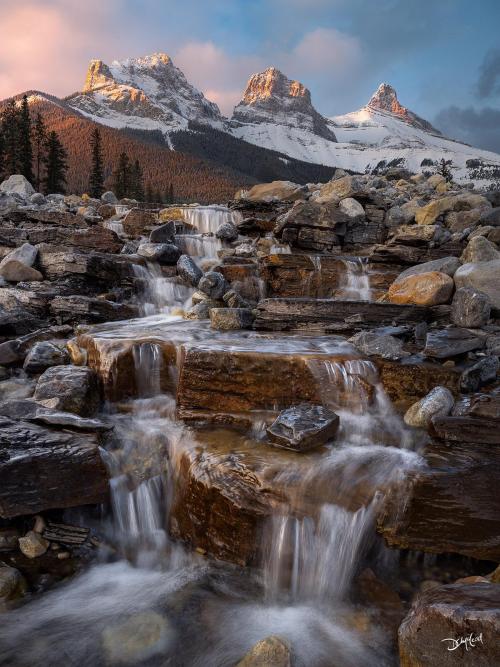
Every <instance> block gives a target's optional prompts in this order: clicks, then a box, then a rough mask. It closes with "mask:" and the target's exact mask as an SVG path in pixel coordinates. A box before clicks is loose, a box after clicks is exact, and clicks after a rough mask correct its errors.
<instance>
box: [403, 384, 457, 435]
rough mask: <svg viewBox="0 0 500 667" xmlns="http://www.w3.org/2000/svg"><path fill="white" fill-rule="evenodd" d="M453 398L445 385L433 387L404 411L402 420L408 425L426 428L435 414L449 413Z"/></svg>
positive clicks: (444, 414) (453, 401) (443, 414)
mask: <svg viewBox="0 0 500 667" xmlns="http://www.w3.org/2000/svg"><path fill="white" fill-rule="evenodd" d="M454 403H455V399H454V397H453V394H452V393H451V391H450V390H449V389H447V388H446V387H434V389H433V390H432V391H430V392H429V393H428V394H427V396H424V398H421V399H420V401H417V403H414V404H413V405H412V406H411V407H410V408H408V410H407V411H406V413H405V416H404V421H405V424H408V426H415V427H417V428H427V426H428V425H429V424H430V422H431V420H432V418H433V417H435V416H446V415H449V414H450V412H451V411H452V409H453V405H454Z"/></svg>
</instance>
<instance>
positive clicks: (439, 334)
mask: <svg viewBox="0 0 500 667" xmlns="http://www.w3.org/2000/svg"><path fill="white" fill-rule="evenodd" d="M484 346H485V338H484V336H481V335H476V334H475V333H473V332H472V331H469V330H468V329H459V328H455V327H450V328H448V329H436V330H431V331H429V332H428V333H427V335H426V339H425V348H424V351H423V352H424V355H425V356H426V357H433V358H434V359H446V358H448V357H455V356H456V355H457V354H464V353H465V352H471V351H472V350H481V349H482V348H483V347H484Z"/></svg>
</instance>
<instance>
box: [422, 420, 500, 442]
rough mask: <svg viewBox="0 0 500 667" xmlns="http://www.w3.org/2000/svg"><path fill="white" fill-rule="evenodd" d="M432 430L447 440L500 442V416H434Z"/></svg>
mask: <svg viewBox="0 0 500 667" xmlns="http://www.w3.org/2000/svg"><path fill="white" fill-rule="evenodd" d="M430 426H431V428H430V431H431V433H432V435H434V436H435V437H436V438H439V439H441V440H446V441H447V442H462V443H465V442H468V443H483V444H487V445H499V444H500V418H499V417H498V413H496V414H495V415H494V416H493V417H488V416H480V415H470V416H459V417H456V416H454V415H453V416H436V417H433V419H432V423H431V425H430Z"/></svg>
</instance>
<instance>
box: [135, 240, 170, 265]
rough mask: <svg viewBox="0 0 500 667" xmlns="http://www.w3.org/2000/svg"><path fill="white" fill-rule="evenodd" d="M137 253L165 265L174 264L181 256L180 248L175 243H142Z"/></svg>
mask: <svg viewBox="0 0 500 667" xmlns="http://www.w3.org/2000/svg"><path fill="white" fill-rule="evenodd" d="M137 254H138V255H140V256H141V257H144V258H146V259H147V260H148V261H150V262H157V263H158V264H161V265H164V266H173V265H174V264H176V263H177V260H178V259H179V257H180V256H181V253H180V250H179V248H178V247H177V246H176V245H173V243H141V245H140V246H139V248H138V250H137Z"/></svg>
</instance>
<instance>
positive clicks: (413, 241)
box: [391, 225, 450, 245]
mask: <svg viewBox="0 0 500 667" xmlns="http://www.w3.org/2000/svg"><path fill="white" fill-rule="evenodd" d="M448 238H450V232H449V231H448V230H446V229H444V228H443V227H441V225H423V226H419V225H401V227H397V228H396V229H394V230H392V234H391V245H394V244H398V243H401V244H403V245H423V244H427V243H431V242H436V243H442V242H443V241H445V240H446V239H448Z"/></svg>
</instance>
